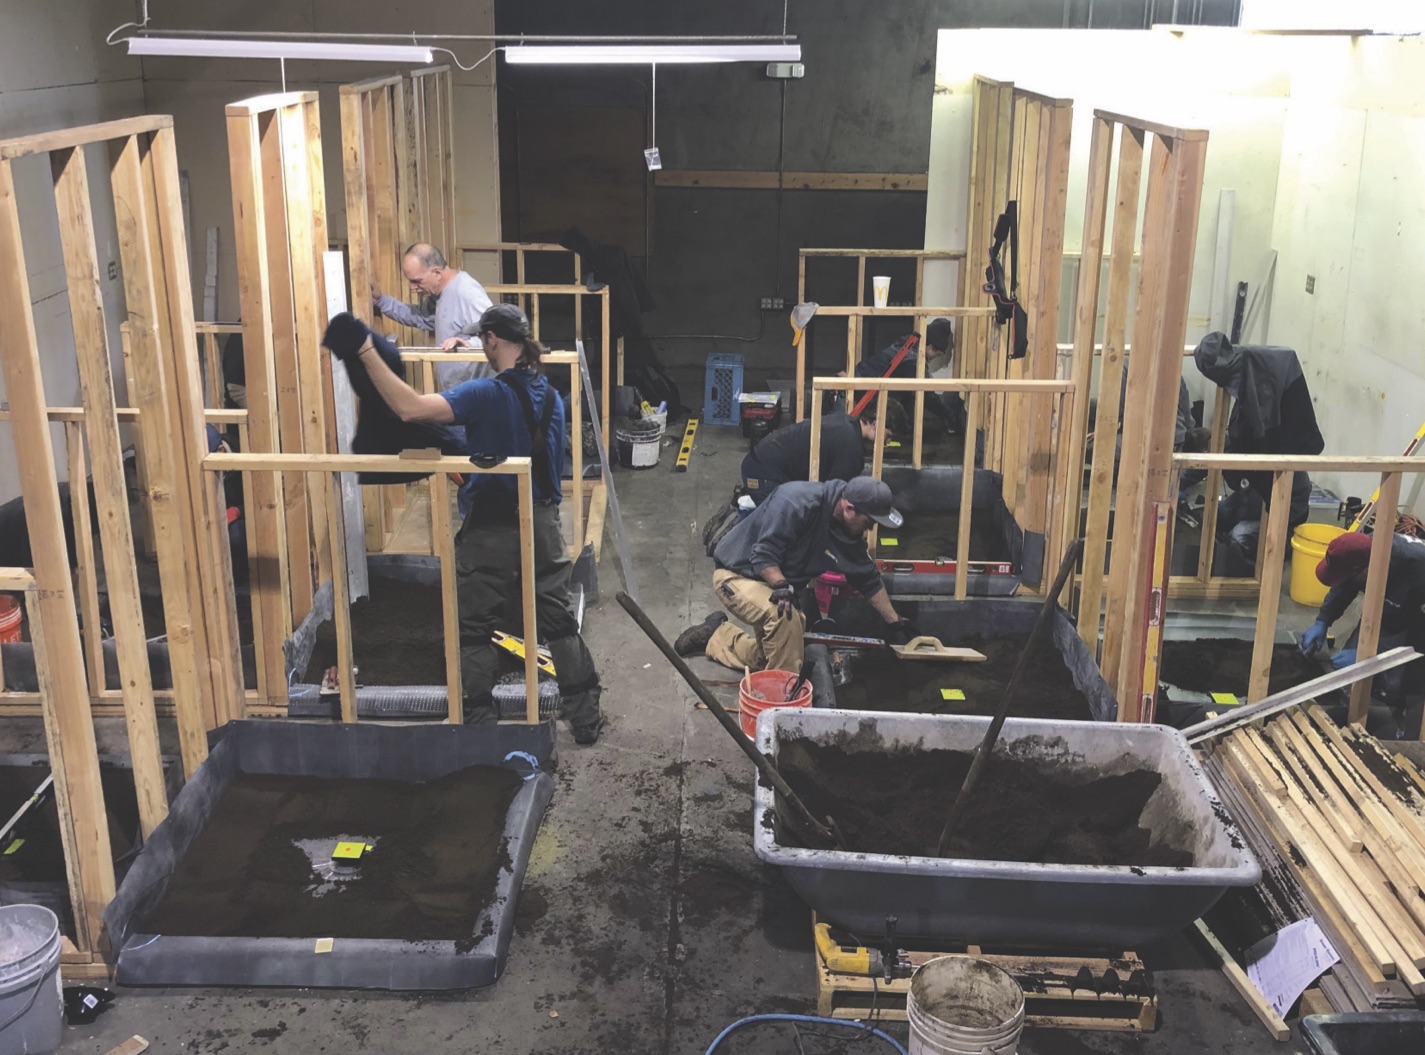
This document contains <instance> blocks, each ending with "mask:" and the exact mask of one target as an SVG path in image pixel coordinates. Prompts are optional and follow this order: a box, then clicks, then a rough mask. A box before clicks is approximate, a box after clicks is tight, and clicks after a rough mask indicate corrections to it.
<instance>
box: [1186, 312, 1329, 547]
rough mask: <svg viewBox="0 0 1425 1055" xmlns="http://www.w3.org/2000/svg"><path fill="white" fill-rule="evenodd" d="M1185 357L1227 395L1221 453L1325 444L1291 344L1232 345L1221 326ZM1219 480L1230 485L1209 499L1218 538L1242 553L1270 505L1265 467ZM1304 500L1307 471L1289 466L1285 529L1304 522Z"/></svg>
mask: <svg viewBox="0 0 1425 1055" xmlns="http://www.w3.org/2000/svg"><path fill="white" fill-rule="evenodd" d="M1193 359H1194V360H1195V361H1196V363H1197V368H1198V369H1199V370H1200V371H1202V374H1203V376H1204V377H1206V378H1207V379H1208V380H1209V381H1213V382H1215V383H1216V384H1218V385H1219V386H1221V387H1222V388H1225V389H1226V390H1227V392H1228V394H1229V395H1231V396H1232V399H1233V404H1232V416H1231V417H1230V418H1229V419H1228V421H1227V442H1226V444H1225V450H1226V453H1228V454H1305V455H1311V454H1320V453H1321V451H1322V450H1323V449H1324V448H1325V446H1326V441H1325V440H1324V439H1322V437H1321V430H1320V428H1318V427H1317V424H1316V409H1315V408H1314V407H1313V406H1312V405H1311V392H1310V390H1309V389H1308V388H1307V386H1306V375H1305V374H1304V373H1302V370H1301V362H1300V361H1299V360H1298V359H1297V357H1296V352H1294V351H1292V350H1291V349H1290V348H1281V347H1277V346H1275V345H1265V344H1239V345H1235V346H1234V345H1233V344H1232V343H1231V342H1230V341H1229V340H1228V339H1227V335H1226V334H1223V333H1209V334H1208V335H1207V336H1206V337H1204V338H1203V339H1202V342H1201V343H1200V344H1199V345H1198V346H1197V348H1196V349H1195V350H1194V352H1193ZM1224 482H1225V483H1227V485H1228V486H1229V487H1230V488H1231V490H1232V493H1231V494H1229V495H1228V496H1227V497H1226V498H1224V499H1222V501H1221V502H1220V503H1219V504H1218V507H1217V535H1218V538H1219V540H1227V539H1230V540H1231V541H1233V542H1235V543H1237V545H1238V546H1240V547H1241V548H1242V550H1243V553H1244V555H1245V556H1248V557H1253V556H1255V554H1256V549H1257V537H1258V535H1259V534H1260V529H1261V518H1262V516H1263V515H1264V513H1265V512H1266V511H1267V510H1268V509H1270V508H1271V501H1272V473H1270V472H1266V471H1262V472H1243V473H1234V474H1232V475H1231V476H1230V477H1229V476H1228V475H1227V474H1224ZM1212 497H1215V496H1209V499H1211V498H1212ZM1310 501H1311V477H1309V476H1308V475H1307V474H1306V473H1295V474H1294V476H1293V479H1292V486H1291V511H1290V515H1289V517H1288V520H1287V531H1288V533H1290V532H1291V531H1292V530H1294V529H1295V528H1296V527H1297V526H1298V525H1300V524H1304V523H1306V518H1307V516H1308V515H1309V514H1310V512H1311V510H1310Z"/></svg>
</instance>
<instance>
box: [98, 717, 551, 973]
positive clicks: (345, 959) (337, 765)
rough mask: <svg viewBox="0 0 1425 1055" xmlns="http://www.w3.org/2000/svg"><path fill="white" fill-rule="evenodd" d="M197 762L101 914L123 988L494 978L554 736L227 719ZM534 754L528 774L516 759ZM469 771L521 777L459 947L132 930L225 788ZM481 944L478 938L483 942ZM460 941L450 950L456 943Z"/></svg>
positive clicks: (540, 728) (543, 796) (485, 728)
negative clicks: (298, 779) (491, 882)
mask: <svg viewBox="0 0 1425 1055" xmlns="http://www.w3.org/2000/svg"><path fill="white" fill-rule="evenodd" d="M215 736H217V738H218V739H217V742H216V744H215V745H214V746H213V748H212V751H211V752H210V753H209V755H208V759H207V761H205V762H204V763H203V764H202V765H201V766H199V767H198V771H197V772H196V773H194V774H193V778H192V779H191V780H190V781H188V783H187V785H185V787H184V788H183V791H182V792H181V793H180V794H179V796H178V797H177V798H176V799H175V800H174V802H173V805H172V808H171V809H170V810H169V813H168V817H167V819H165V820H164V822H163V823H162V824H160V825H159V826H158V827H157V828H155V829H154V831H153V834H152V836H150V838H149V841H148V843H147V844H146V845H145V846H144V848H143V851H142V852H141V853H140V854H139V855H138V858H137V859H136V860H135V861H134V865H133V867H132V868H131V869H130V870H129V874H128V875H127V876H125V878H124V882H123V884H122V885H121V886H120V887H119V890H118V894H117V895H116V896H115V898H114V900H113V901H112V902H111V903H110V904H109V907H108V908H107V909H105V910H104V922H105V923H106V924H107V925H108V928H109V934H110V937H111V939H112V941H113V943H114V945H115V947H117V948H118V949H119V961H118V973H117V981H118V982H119V983H120V984H121V985H164V986H177V985H210V986H214V985H224V986H226V985H241V986H307V987H328V988H352V989H468V988H473V987H476V986H483V985H489V984H490V983H492V982H494V981H495V980H496V979H497V978H498V977H499V976H500V973H501V972H502V971H503V969H504V964H505V954H506V952H507V951H508V948H509V943H510V936H511V934H512V933H513V930H514V919H515V898H516V897H517V896H518V894H519V889H520V883H521V882H522V881H523V879H524V872H525V867H526V865H527V864H528V862H529V854H530V850H531V848H532V846H533V844H534V837H535V833H536V832H537V831H538V830H539V823H540V820H541V818H542V817H543V816H544V809H545V807H546V806H547V805H548V804H549V800H550V798H551V796H552V795H553V793H554V780H553V778H552V777H551V776H550V775H549V773H548V772H546V770H548V769H550V768H551V767H552V765H553V763H554V760H555V751H554V744H555V739H554V726H553V724H552V723H548V722H546V723H544V724H541V725H535V726H530V725H513V724H511V725H506V724H500V725H494V726H491V725H488V724H484V725H478V726H464V725H431V724H412V725H386V724H382V725H380V726H377V725H373V724H368V723H354V724H348V725H332V724H309V723H305V722H296V721H284V722H255V721H243V722H231V723H229V724H228V725H226V726H224V727H223V728H222V729H219V730H217V732H216V734H215ZM516 751H517V752H523V753H525V754H528V755H530V756H532V757H533V758H535V759H536V760H537V761H538V763H539V767H538V771H533V772H532V768H531V766H530V764H529V762H528V761H527V760H525V759H523V758H521V757H519V756H515V757H507V756H508V755H509V754H510V752H516ZM467 766H507V767H510V768H514V769H516V770H518V771H519V772H520V773H522V774H530V776H529V778H528V779H526V780H525V782H524V785H523V786H522V787H521V788H520V790H519V791H518V792H517V793H516V794H515V798H514V801H513V802H512V803H511V804H510V809H509V813H508V814H506V817H505V838H506V840H507V841H506V848H507V851H508V857H509V863H508V864H507V865H506V866H505V867H504V868H502V869H501V871H500V874H499V878H498V879H497V880H496V894H495V898H494V900H493V902H492V903H491V906H490V908H489V909H487V910H486V912H485V913H484V914H483V915H482V916H481V918H480V919H479V920H477V921H476V924H475V927H474V931H473V935H472V936H480V937H479V938H478V940H477V941H476V942H475V943H474V945H473V947H471V948H470V949H469V951H458V950H457V947H456V942H454V941H403V940H400V939H391V938H384V939H355V938H351V939H348V938H338V939H336V940H334V941H332V942H331V945H330V948H329V951H322V950H323V946H324V942H314V941H313V939H311V938H252V937H192V936H184V935H165V934H154V933H152V932H150V931H148V930H147V929H146V928H145V926H144V921H145V919H146V918H147V917H148V915H149V914H150V913H151V912H152V911H153V909H154V908H156V907H157V905H158V903H159V901H160V900H162V898H163V894H164V892H165V890H167V887H168V881H169V879H170V877H171V876H172V874H173V872H174V870H175V868H176V867H177V865H178V862H179V861H181V860H182V858H183V855H184V854H185V853H187V852H188V849H189V847H190V846H191V845H192V843H193V840H194V839H195V838H197V836H198V833H199V832H201V831H202V830H203V827H204V825H205V824H206V823H207V821H208V819H209V818H210V817H211V816H212V813H213V811H214V809H215V808H216V807H217V804H218V800H219V799H220V798H221V797H222V794H223V791H224V789H225V788H226V787H227V785H228V784H229V783H230V782H231V781H232V779H233V778H234V777H235V776H236V775H237V774H238V773H240V772H242V773H281V774H291V775H298V776H307V777H325V778H328V779H338V778H345V779H351V778H356V779H371V780H399V781H415V782H420V781H429V780H436V779H438V778H440V777H443V776H445V775H447V774H449V773H453V772H455V771H456V770H459V769H464V768H466V767H467ZM481 935H483V936H481ZM463 944H464V943H462V945H463Z"/></svg>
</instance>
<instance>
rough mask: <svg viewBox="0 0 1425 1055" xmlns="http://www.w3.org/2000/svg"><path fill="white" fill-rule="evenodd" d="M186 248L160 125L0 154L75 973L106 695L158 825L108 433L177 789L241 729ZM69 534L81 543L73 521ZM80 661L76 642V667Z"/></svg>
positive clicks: (159, 807)
mask: <svg viewBox="0 0 1425 1055" xmlns="http://www.w3.org/2000/svg"><path fill="white" fill-rule="evenodd" d="M31 157H36V158H42V159H43V161H44V162H47V165H48V170H49V174H50V176H51V180H52V193H53V199H54V206H55V210H56V214H57V217H58V229H59V242H60V246H61V249H62V253H63V259H64V267H65V279H66V286H67V295H68V298H69V302H70V315H71V318H72V320H73V327H74V344H75V354H76V358H77V364H78V372H79V379H80V390H81V395H82V399H83V406H82V407H80V408H51V407H49V406H48V404H47V401H46V398H45V392H44V385H43V361H42V360H43V357H42V355H41V352H40V349H39V345H38V340H37V337H36V329H35V320H34V315H33V313H32V310H33V309H32V303H31V295H30V288H29V278H28V275H29V267H28V263H27V260H26V253H25V245H24V238H23V235H22V233H21V228H20V210H21V209H22V208H34V203H26V202H22V201H21V200H20V198H19V196H18V194H17V190H16V182H15V177H14V165H15V163H16V161H21V160H23V159H26V158H31ZM101 159H102V164H100V165H96V164H95V163H96V162H100V161H101ZM24 163H26V164H35V163H37V162H28V161H27V162H24ZM91 194H104V195H108V196H111V197H112V199H113V202H114V209H115V216H116V220H117V227H118V245H119V263H120V266H121V269H122V281H123V283H124V292H125V302H126V306H127V318H126V320H124V321H125V323H126V325H127V340H128V349H127V360H126V361H127V366H128V372H129V376H128V382H129V386H130V391H132V393H133V397H134V398H133V402H134V404H135V407H134V408H133V409H132V410H121V409H120V408H119V406H118V404H119V403H120V399H119V397H118V395H117V393H116V392H115V389H114V384H115V382H114V377H113V374H112V369H111V356H110V348H109V332H110V330H109V325H108V323H107V321H106V319H105V316H104V305H103V298H102V297H101V296H100V285H99V281H100V280H99V271H100V269H99V259H100V257H99V251H98V247H97V244H96V240H95V230H94V221H93V214H92V209H91V200H92V199H91ZM186 246H187V243H186V239H185V236H184V231H183V218H182V204H181V200H180V186H179V174H178V160H177V153H176V150H175V147H174V141H173V122H172V118H170V117H166V116H150V117H137V118H128V119H125V120H121V121H112V122H107V123H104V124H97V125H90V126H85V127H81V128H71V129H63V130H59V131H55V132H47V133H42V134H39V135H33V136H26V137H22V138H18V139H9V140H5V141H0V269H3V271H4V273H5V274H6V275H7V276H8V281H7V282H6V284H5V285H4V288H3V290H0V310H3V312H4V316H5V318H6V319H7V320H8V321H7V323H6V325H5V326H4V327H3V329H0V366H3V372H4V377H5V386H6V391H7V394H8V397H9V400H10V410H9V412H8V414H7V415H6V418H7V419H8V421H9V423H10V428H11V429H12V431H13V435H14V439H15V452H16V462H17V466H18V469H19V476H20V484H21V492H22V494H23V497H24V502H25V510H26V515H27V518H28V520H29V524H30V538H31V543H32V547H33V550H34V562H35V567H34V570H33V577H34V582H35V587H34V590H33V593H32V595H31V596H30V600H29V604H28V608H29V611H30V617H31V621H32V628H35V629H38V630H39V631H40V636H41V638H42V640H40V641H37V642H36V645H37V648H36V674H37V676H38V680H39V683H40V690H39V692H38V693H37V694H34V695H35V699H34V700H33V702H34V703H36V704H38V706H39V708H40V710H41V712H42V713H43V714H44V715H45V725H46V734H47V736H48V739H49V746H50V754H51V760H52V764H53V765H54V768H55V774H56V784H57V786H59V787H60V788H61V789H62V790H61V791H60V802H61V813H62V816H63V815H64V814H68V817H69V819H68V820H66V821H65V822H64V826H65V828H66V830H67V831H69V833H70V838H69V839H68V841H67V843H66V850H67V854H66V859H67V862H68V867H69V870H70V875H71V878H72V892H73V901H74V905H75V913H76V920H77V926H78V933H77V934H76V935H75V944H76V946H77V949H78V954H79V955H80V956H83V957H97V956H99V955H101V954H102V952H103V949H102V943H103V938H102V935H101V934H100V931H99V928H100V925H101V924H100V919H99V913H100V912H101V911H102V909H103V907H104V905H105V904H107V902H108V900H109V898H111V897H112V895H113V870H112V864H111V862H112V857H111V856H110V848H109V845H108V837H107V830H108V829H107V821H106V818H105V813H104V804H103V795H102V792H101V789H100V784H99V771H98V757H97V751H96V745H95V739H94V727H93V721H92V704H93V701H94V700H95V699H96V698H98V697H101V696H102V697H104V698H106V699H107V700H109V701H111V706H112V703H114V702H118V701H121V707H122V714H123V716H124V718H125V723H126V729H127V733H128V739H129V751H130V755H131V757H132V761H133V770H134V781H135V789H136V792H137V796H138V802H139V811H140V824H141V827H142V828H143V830H144V831H145V832H147V831H150V830H152V828H153V827H154V826H155V825H156V824H157V823H158V822H159V821H160V820H162V818H163V817H164V815H165V814H166V811H167V800H166V796H165V792H164V783H163V766H162V761H161V759H160V757H159V742H158V727H157V721H156V706H155V696H156V694H155V693H154V691H153V687H152V677H151V672H150V670H149V667H148V653H147V647H146V643H145V640H144V623H143V613H142V608H141V605H140V598H139V587H138V575H137V566H136V558H135V555H134V553H135V545H134V537H133V527H132V524H131V522H130V518H129V507H128V498H127V488H126V486H125V483H124V469H123V454H122V443H121V439H120V433H119V421H120V420H121V419H124V420H126V421H127V420H134V421H135V424H136V426H137V427H136V430H135V433H134V436H135V439H136V440H137V441H139V442H138V446H139V448H140V450H141V451H142V454H141V461H142V467H143V470H144V479H145V481H146V484H145V486H146V487H147V490H148V498H149V508H150V510H151V513H152V517H153V530H154V538H155V543H156V547H157V555H158V566H159V576H160V580H161V583H162V590H163V598H164V610H165V618H166V622H167V634H168V640H169V663H170V666H171V668H172V677H173V684H174V688H173V690H172V692H171V694H170V695H171V697H172V700H173V706H174V710H175V713H176V716H177V720H178V722H177V724H178V736H179V748H180V752H181V754H182V759H183V765H184V769H185V771H186V772H187V773H189V774H191V773H192V772H193V771H194V770H195V769H196V768H197V766H198V765H199V764H201V762H202V761H203V759H204V758H205V757H206V756H207V731H208V729H210V728H213V727H215V726H216V725H219V724H221V723H223V722H225V721H227V720H229V719H230V718H233V717H237V716H239V715H240V714H241V707H242V693H243V687H242V683H241V676H242V674H241V670H242V668H241V664H240V661H239V647H238V637H237V620H236V613H235V609H234V604H233V596H232V585H231V568H230V566H229V559H228V542H227V531H226V525H225V523H224V522H223V518H222V515H221V503H220V497H219V493H218V487H217V481H216V480H215V479H214V478H212V477H205V476H204V475H203V474H202V473H201V471H200V462H201V459H202V457H203V455H204V454H205V453H206V449H207V441H206V435H205V429H204V424H205V414H204V408H203V391H202V380H201V371H200V366H199V352H198V343H197V338H196V333H195V330H194V321H193V304H192V286H191V284H190V277H189V272H188V257H187V248H186ZM121 332H122V328H121ZM45 354H46V355H50V354H54V353H50V352H47V353H45ZM123 402H128V400H127V398H125V399H124V400H123ZM51 420H65V421H66V422H67V434H66V447H67V449H68V453H69V456H70V458H71V459H72V461H71V465H70V472H71V475H72V476H76V479H75V485H76V486H75V488H74V489H73V490H74V492H75V493H78V494H80V495H81V498H80V505H79V509H80V512H81V515H82V514H83V513H84V512H85V508H84V507H85V504H86V503H87V497H85V496H86V495H87V492H86V488H85V486H84V485H83V473H84V471H85V470H86V469H87V468H89V467H90V466H91V465H92V477H93V485H94V500H95V503H96V511H97V514H98V520H99V525H100V530H99V536H98V539H97V541H98V543H99V548H98V549H97V550H96V549H95V548H94V543H95V540H94V539H93V538H92V537H89V536H88V534H87V532H81V533H78V534H79V535H80V537H79V538H77V542H78V545H79V547H80V548H81V549H82V550H83V554H82V561H83V563H84V564H86V565H88V568H87V570H86V571H85V572H84V573H83V574H81V576H80V579H81V588H82V589H83V590H84V593H85V597H84V598H83V600H82V602H81V604H82V606H83V607H84V608H85V609H86V612H87V613H89V617H90V620H92V619H93V618H94V617H95V615H94V613H96V612H97V600H92V599H91V596H90V591H91V590H96V589H97V587H95V586H94V584H93V579H92V566H93V564H94V562H95V561H96V560H97V559H98V556H99V554H101V553H102V557H103V563H104V568H105V579H106V584H107V588H108V596H109V604H110V611H111V615H112V620H113V625H114V632H115V646H116V651H117V658H118V666H119V674H120V683H121V686H122V687H121V689H119V690H118V691H117V692H113V693H109V692H108V691H107V690H106V689H105V688H104V685H103V684H102V682H100V683H98V684H95V683H94V681H95V679H96V678H97V677H98V676H99V675H100V674H101V673H102V671H101V670H100V668H99V666H98V664H96V663H94V662H93V661H92V660H86V656H85V651H86V650H85V647H84V640H83V636H82V634H81V631H80V628H79V620H78V609H79V607H80V606H81V604H77V603H76V598H75V594H74V590H73V588H72V586H71V578H70V566H69V559H68V552H67V546H66V543H65V531H64V527H63V522H62V518H61V514H60V502H59V492H58V487H59V480H58V478H57V473H56V466H55V458H54V450H53V446H52V439H51V431H50V422H51ZM71 424H72V426H73V427H68V426H69V425H71ZM81 429H82V431H81ZM83 519H84V521H85V523H86V527H87V519H88V518H87V516H84V517H83ZM92 645H93V642H92V638H91V649H90V651H91V652H92V651H93V648H92ZM4 695H5V696H6V697H7V698H8V697H11V696H13V695H16V694H8V693H7V694H4ZM7 702H8V700H7Z"/></svg>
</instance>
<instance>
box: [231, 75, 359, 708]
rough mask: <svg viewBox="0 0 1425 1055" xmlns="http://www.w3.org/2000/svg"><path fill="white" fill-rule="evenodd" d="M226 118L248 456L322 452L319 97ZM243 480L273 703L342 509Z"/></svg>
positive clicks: (261, 687)
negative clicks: (243, 323)
mask: <svg viewBox="0 0 1425 1055" xmlns="http://www.w3.org/2000/svg"><path fill="white" fill-rule="evenodd" d="M226 117H227V131H228V160H229V167H230V170H231V180H232V194H233V232H234V242H235V244H236V249H237V270H238V296H239V301H240V303H241V306H242V317H243V318H244V319H245V320H247V321H248V325H247V327H246V331H245V334H244V338H243V363H244V371H245V375H246V377H245V380H246V385H247V411H248V415H247V442H248V444H249V446H247V447H245V448H244V450H250V451H253V452H255V453H259V454H271V453H276V452H279V451H281V452H286V453H308V454H324V453H326V452H327V450H328V444H329V440H328V437H329V435H330V432H329V429H328V422H330V421H332V420H333V418H334V414H335V411H334V409H333V408H332V407H331V400H332V395H331V393H332V386H331V362H330V359H329V358H328V356H327V355H326V354H325V353H324V352H323V351H322V349H321V339H322V332H323V330H324V328H325V325H326V293H325V287H324V282H323V271H322V266H321V253H322V251H323V249H324V248H325V247H326V244H327V237H326V200H325V183H324V180H323V176H322V164H321V124H320V118H319V115H318V111H317V93H316V92H289V93H287V94H285V95H266V96H259V97H257V98H253V99H246V100H243V101H241V102H236V103H232V104H230V105H229V106H228V107H227V110H226ZM246 483H247V484H248V486H249V487H250V489H251V496H250V498H251V500H250V501H249V502H248V506H247V513H246V517H247V531H248V538H249V543H250V548H251V559H250V561H249V565H250V569H251V584H252V589H251V598H252V623H253V634H254V642H255V645H256V652H257V695H258V698H259V699H260V700H261V701H262V702H264V703H269V704H278V703H283V702H285V701H286V698H287V678H286V672H285V666H284V657H283V655H282V651H281V648H280V647H279V646H280V643H281V642H282V641H285V640H286V639H287V638H289V637H291V635H292V628H293V627H295V626H298V625H300V623H301V622H302V620H303V619H305V618H306V617H307V615H308V613H310V611H311V608H312V598H313V596H314V595H315V593H316V590H317V588H318V587H319V586H320V585H321V583H323V582H325V581H327V580H328V579H330V578H331V575H332V568H331V562H330V559H329V556H328V553H327V551H326V549H325V548H324V547H322V546H321V545H318V544H317V543H318V540H322V539H325V538H326V537H327V535H328V528H327V521H328V519H329V518H330V517H332V516H337V517H340V516H341V505H340V503H337V504H336V505H333V504H332V503H331V501H330V497H329V495H328V493H327V489H326V488H325V487H321V488H318V489H317V490H316V491H312V492H309V491H308V489H307V481H306V480H305V479H304V478H303V477H302V476H301V475H300V474H298V475H294V476H291V477H280V476H258V477H255V478H253V479H251V480H249V481H246Z"/></svg>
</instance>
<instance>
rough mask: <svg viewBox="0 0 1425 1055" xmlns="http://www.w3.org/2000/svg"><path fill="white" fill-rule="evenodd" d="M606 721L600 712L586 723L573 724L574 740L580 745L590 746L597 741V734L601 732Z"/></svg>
mask: <svg viewBox="0 0 1425 1055" xmlns="http://www.w3.org/2000/svg"><path fill="white" fill-rule="evenodd" d="M606 721H607V719H606V718H604V716H603V715H602V714H601V715H599V716H598V717H597V718H595V719H594V720H593V721H592V722H589V723H588V724H587V725H576V726H574V742H575V743H576V744H578V745H579V746H580V747H592V746H593V745H594V744H596V743H598V742H599V734H600V733H601V732H603V730H604V724H605V722H606Z"/></svg>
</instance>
